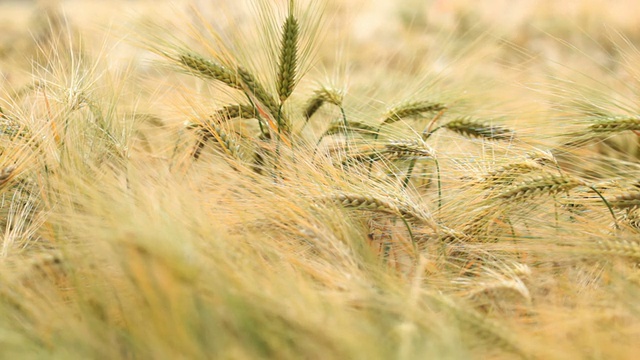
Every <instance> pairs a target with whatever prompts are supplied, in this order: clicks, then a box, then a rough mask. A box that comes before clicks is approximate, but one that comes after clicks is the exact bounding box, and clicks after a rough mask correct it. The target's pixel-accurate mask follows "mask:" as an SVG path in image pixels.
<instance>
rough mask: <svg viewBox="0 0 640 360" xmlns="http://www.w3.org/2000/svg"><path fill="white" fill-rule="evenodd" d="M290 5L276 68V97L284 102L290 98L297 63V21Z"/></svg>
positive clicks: (283, 28) (283, 27)
mask: <svg viewBox="0 0 640 360" xmlns="http://www.w3.org/2000/svg"><path fill="white" fill-rule="evenodd" d="M292 6H293V5H290V9H289V16H288V17H287V19H286V20H285V22H284V25H283V26H282V42H281V50H280V63H279V67H278V84H277V86H278V95H279V96H280V101H281V102H284V101H285V100H287V99H288V98H289V96H291V93H292V92H293V88H294V86H295V82H296V67H297V63H298V32H299V26H298V20H296V18H295V17H294V16H293V13H292V10H293V9H292Z"/></svg>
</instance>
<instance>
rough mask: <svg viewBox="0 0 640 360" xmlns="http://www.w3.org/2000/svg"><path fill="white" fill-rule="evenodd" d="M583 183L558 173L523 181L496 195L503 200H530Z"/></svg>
mask: <svg viewBox="0 0 640 360" xmlns="http://www.w3.org/2000/svg"><path fill="white" fill-rule="evenodd" d="M580 185H585V183H584V182H583V181H581V180H579V179H575V178H572V177H568V176H560V175H544V176H540V177H538V178H536V179H533V180H529V181H525V182H523V183H520V184H518V185H516V186H514V187H512V188H511V190H507V191H505V192H503V193H502V194H500V195H498V196H497V198H499V199H501V200H504V201H518V200H530V199H533V198H535V197H537V196H541V195H553V194H557V193H559V192H564V191H569V190H571V189H573V188H575V187H577V186H580Z"/></svg>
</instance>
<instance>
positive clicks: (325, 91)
mask: <svg viewBox="0 0 640 360" xmlns="http://www.w3.org/2000/svg"><path fill="white" fill-rule="evenodd" d="M342 99H343V94H342V93H340V92H339V91H336V90H334V89H330V88H326V87H323V88H320V89H318V90H316V91H314V92H313V96H312V97H311V99H309V102H308V103H307V106H306V107H305V109H304V117H305V119H307V120H309V119H310V118H311V117H312V116H313V114H315V113H316V111H318V109H320V107H321V106H322V105H324V103H329V104H333V105H335V106H339V107H342Z"/></svg>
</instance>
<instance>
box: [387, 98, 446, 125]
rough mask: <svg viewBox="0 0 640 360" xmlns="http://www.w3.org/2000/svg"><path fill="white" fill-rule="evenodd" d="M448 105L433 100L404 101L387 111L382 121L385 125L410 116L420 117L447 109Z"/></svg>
mask: <svg viewBox="0 0 640 360" xmlns="http://www.w3.org/2000/svg"><path fill="white" fill-rule="evenodd" d="M446 108H447V107H446V106H445V105H444V104H441V103H435V102H432V101H416V102H410V103H404V104H401V105H398V106H396V107H394V108H392V109H390V110H389V111H388V112H387V115H386V117H385V119H384V121H383V122H382V124H383V125H388V124H392V123H394V122H396V121H400V120H401V119H404V118H408V117H420V116H423V114H424V113H431V112H437V111H442V110H445V109H446Z"/></svg>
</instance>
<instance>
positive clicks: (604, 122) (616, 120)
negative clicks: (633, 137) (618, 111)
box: [588, 115, 640, 133]
mask: <svg viewBox="0 0 640 360" xmlns="http://www.w3.org/2000/svg"><path fill="white" fill-rule="evenodd" d="M588 129H589V130H590V131H592V132H594V133H613V132H621V131H625V130H631V131H640V119H639V118H637V117H632V116H620V115H615V116H608V117H605V118H599V119H598V120H597V122H596V123H595V124H592V125H590V126H589V128H588Z"/></svg>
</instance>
